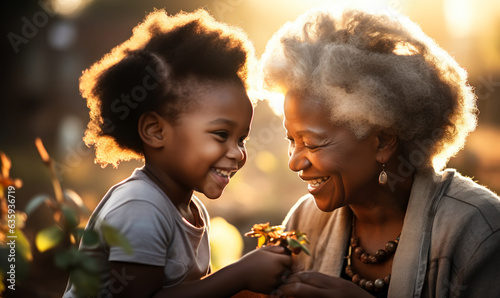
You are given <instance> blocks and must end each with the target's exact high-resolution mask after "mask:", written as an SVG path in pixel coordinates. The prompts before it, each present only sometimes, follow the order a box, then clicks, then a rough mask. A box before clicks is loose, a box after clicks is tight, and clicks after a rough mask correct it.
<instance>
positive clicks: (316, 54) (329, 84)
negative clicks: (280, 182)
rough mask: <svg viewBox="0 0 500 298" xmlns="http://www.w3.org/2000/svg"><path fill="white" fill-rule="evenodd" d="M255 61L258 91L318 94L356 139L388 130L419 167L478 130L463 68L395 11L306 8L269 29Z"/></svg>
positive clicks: (440, 162)
mask: <svg viewBox="0 0 500 298" xmlns="http://www.w3.org/2000/svg"><path fill="white" fill-rule="evenodd" d="M261 63H262V67H263V79H264V89H266V90H267V91H271V92H278V93H280V94H282V95H284V94H287V93H288V92H291V91H293V92H300V93H302V94H309V95H313V96H317V97H319V98H322V99H324V100H325V101H326V102H327V104H328V106H329V108H330V111H331V121H332V122H333V123H334V124H336V125H342V126H345V127H347V128H349V129H350V130H351V131H352V132H353V134H354V135H355V136H356V137H357V138H359V139H362V138H364V137H365V136H367V135H368V133H369V132H370V131H372V130H373V129H390V130H392V131H393V132H394V133H395V134H396V135H397V136H398V139H399V146H400V149H401V153H402V154H403V156H404V157H405V158H407V159H408V160H409V161H410V162H411V164H412V165H413V166H414V167H415V168H416V169H418V170H423V169H429V168H431V167H432V166H433V167H434V168H435V170H440V169H442V168H443V167H444V166H445V165H446V163H447V161H448V160H449V158H450V157H451V156H453V155H455V154H456V153H457V152H458V151H459V150H460V149H462V148H463V146H464V144H465V139H466V137H467V135H468V134H469V133H470V132H471V131H473V130H474V129H475V127H476V123H477V119H476V114H477V109H476V97H475V95H474V93H473V90H472V88H471V87H470V86H469V85H468V83H467V73H466V71H465V70H464V69H462V68H461V67H460V66H459V65H458V64H457V62H456V61H455V60H454V59H453V58H452V57H451V56H450V55H449V54H448V53H447V52H446V51H444V50H443V49H441V48H440V47H439V46H438V45H437V44H436V43H435V42H434V41H433V40H432V39H431V38H429V37H428V36H427V35H425V34H424V33H423V32H422V30H421V29H420V27H418V26H417V25H416V24H414V23H413V22H411V21H410V20H409V19H408V18H407V17H404V16H401V15H399V14H394V13H390V14H388V13H382V12H379V13H368V12H365V11H361V10H358V9H357V10H345V11H344V12H343V13H342V14H341V15H339V16H338V17H337V16H336V15H335V13H334V12H333V11H332V10H329V9H327V8H321V9H314V10H310V11H308V12H307V13H305V14H304V15H302V16H300V17H299V18H298V19H297V20H296V21H294V22H291V23H287V24H285V25H284V26H283V27H282V28H281V29H280V30H279V31H278V32H276V33H275V34H274V36H273V37H272V38H271V40H270V41H269V43H268V44H267V47H266V50H265V53H264V54H263V56H262V60H261Z"/></svg>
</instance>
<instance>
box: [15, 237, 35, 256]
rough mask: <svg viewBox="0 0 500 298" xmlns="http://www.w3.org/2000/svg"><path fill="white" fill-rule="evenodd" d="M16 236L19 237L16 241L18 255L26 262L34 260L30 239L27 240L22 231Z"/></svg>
mask: <svg viewBox="0 0 500 298" xmlns="http://www.w3.org/2000/svg"><path fill="white" fill-rule="evenodd" d="M15 235H16V236H17V239H16V250H17V253H18V254H19V255H20V256H21V257H22V258H24V259H25V260H26V261H31V260H33V255H32V254H31V246H30V243H29V241H28V239H27V238H26V235H24V233H23V232H22V231H21V230H17V229H16V233H15Z"/></svg>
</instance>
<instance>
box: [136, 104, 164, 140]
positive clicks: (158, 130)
mask: <svg viewBox="0 0 500 298" xmlns="http://www.w3.org/2000/svg"><path fill="white" fill-rule="evenodd" d="M165 124H166V123H165V120H164V119H163V117H161V116H160V115H158V113H155V112H145V113H144V114H142V115H141V117H140V118H139V124H138V129H139V136H140V137H141V139H142V141H143V142H144V144H145V145H148V146H149V147H153V148H160V147H162V146H163V145H164V140H165Z"/></svg>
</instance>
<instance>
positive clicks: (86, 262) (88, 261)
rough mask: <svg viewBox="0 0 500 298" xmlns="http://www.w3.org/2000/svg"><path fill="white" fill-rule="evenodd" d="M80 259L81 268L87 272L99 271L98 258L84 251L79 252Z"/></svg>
mask: <svg viewBox="0 0 500 298" xmlns="http://www.w3.org/2000/svg"><path fill="white" fill-rule="evenodd" d="M78 257H79V259H80V264H81V268H82V269H84V270H86V271H87V272H91V273H97V272H99V269H100V266H99V265H98V263H97V260H96V259H94V258H92V257H90V256H88V255H86V254H84V253H82V252H79V256H78Z"/></svg>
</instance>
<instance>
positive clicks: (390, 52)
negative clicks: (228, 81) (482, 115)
mask: <svg viewBox="0 0 500 298" xmlns="http://www.w3.org/2000/svg"><path fill="white" fill-rule="evenodd" d="M263 65H264V80H265V83H266V87H267V89H268V90H269V91H275V92H279V93H281V94H283V95H285V101H284V126H285V129H286V135H287V138H288V140H289V141H290V144H289V156H290V160H289V167H290V169H291V170H292V171H295V172H297V173H298V175H299V177H300V178H301V179H302V180H303V181H304V182H306V183H307V184H308V191H309V194H308V195H306V196H304V197H302V198H301V199H300V200H299V201H298V202H297V203H296V205H295V206H294V207H293V208H292V209H291V211H290V213H289V214H288V216H287V218H286V219H285V224H286V226H287V228H288V229H290V230H300V231H302V232H306V233H307V234H308V237H309V239H310V240H311V243H310V250H311V252H312V256H307V255H305V254H301V255H300V256H299V257H298V259H296V260H295V261H296V264H297V266H298V268H299V271H301V272H300V273H296V274H293V275H291V276H290V277H289V278H288V282H287V283H285V284H284V285H282V286H281V288H280V290H281V291H282V293H283V294H285V295H287V296H293V297H372V296H377V297H386V296H389V297H448V296H453V297H492V296H498V295H499V293H500V283H499V282H498V276H499V273H500V201H499V198H498V197H497V196H496V195H495V194H494V193H492V192H491V191H489V190H488V189H486V188H484V187H482V186H479V185H478V184H476V183H474V182H473V181H472V180H471V179H469V178H465V177H463V176H461V175H460V174H459V173H457V172H456V171H455V170H452V169H446V170H444V171H441V169H443V167H444V165H445V164H446V162H447V161H448V159H449V158H450V157H451V156H453V155H454V154H456V153H457V152H458V151H459V150H460V149H461V148H462V147H463V145H464V143H465V139H466V136H467V135H468V133H469V132H471V131H473V130H474V129H475V126H476V116H475V115H476V112H477V111H476V106H475V96H474V94H473V92H472V88H471V87H470V86H469V85H468V84H467V78H466V76H467V75H466V72H465V71H464V70H463V69H462V68H460V67H459V65H458V64H457V63H456V62H455V61H454V59H453V58H452V57H451V56H450V55H448V54H447V53H446V52H445V51H444V50H443V49H441V48H439V47H438V45H437V44H436V43H435V42H434V41H433V40H431V39H430V38H429V37H428V36H426V35H425V34H424V33H423V32H422V31H421V29H420V28H419V27H418V26H417V25H415V24H414V23H412V22H411V21H410V20H408V19H407V18H405V17H403V16H399V15H395V14H384V13H368V12H363V11H359V10H347V11H344V12H343V13H342V14H341V15H339V16H336V15H335V14H334V13H333V12H331V11H328V10H313V11H310V12H308V13H306V14H304V15H303V16H301V17H299V18H298V19H297V20H296V21H295V22H293V23H288V24H286V25H285V26H284V27H283V28H282V29H280V30H279V31H278V32H277V33H276V34H275V35H274V36H273V38H272V39H271V41H270V42H269V44H268V46H267V48H266V52H265V54H264V55H263Z"/></svg>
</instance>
